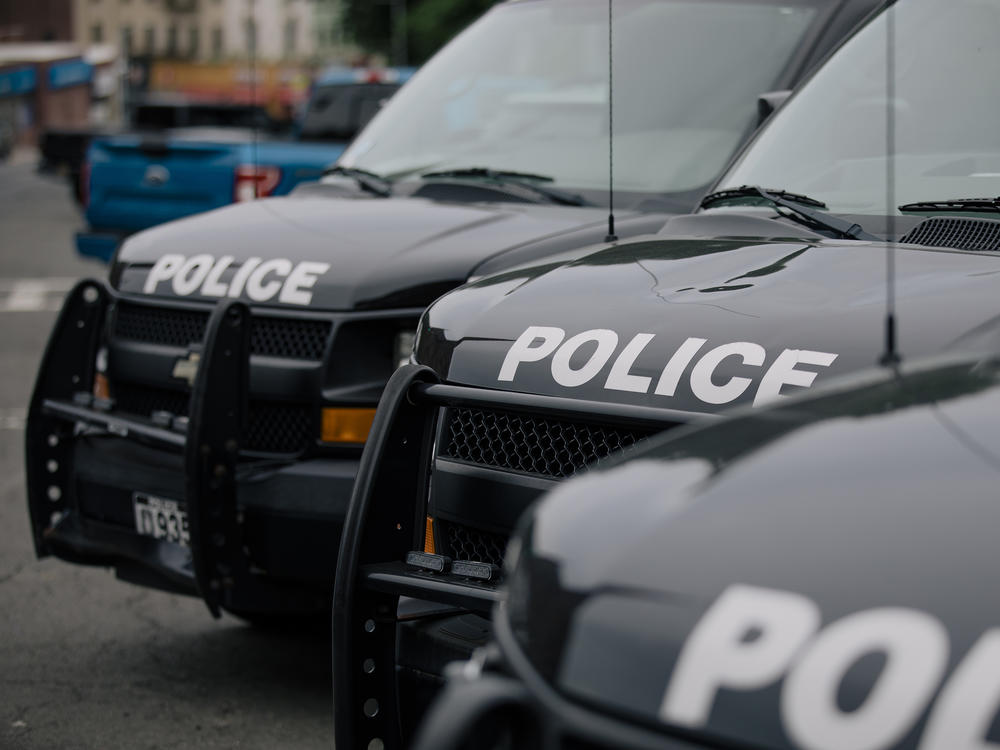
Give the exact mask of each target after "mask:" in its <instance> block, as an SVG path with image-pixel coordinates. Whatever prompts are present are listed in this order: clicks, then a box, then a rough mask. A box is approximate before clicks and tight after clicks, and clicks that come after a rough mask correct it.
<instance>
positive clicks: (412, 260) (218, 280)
mask: <svg viewBox="0 0 1000 750" xmlns="http://www.w3.org/2000/svg"><path fill="white" fill-rule="evenodd" d="M605 216H606V211H605V210H604V209H598V208H576V207H570V208H567V207H562V206H549V205H536V204H521V203H465V204H463V203H444V202H440V201H433V200H429V199H425V198H416V197H399V198H387V199H381V200H372V199H346V198H330V197H315V196H312V197H310V196H308V195H307V196H304V197H297V196H290V197H286V198H273V199H267V200H260V201H253V202H248V203H240V204H235V205H231V206H227V207H225V208H221V209H217V210H215V211H210V212H208V213H204V214H200V215H198V216H193V217H189V218H186V219H181V220H179V221H174V222H170V223H168V224H163V225H161V226H158V227H154V228H152V229H149V230H146V231H144V232H141V233H139V234H137V235H134V236H132V237H131V238H129V239H128V240H127V241H126V242H125V243H124V245H123V246H122V248H121V250H120V251H119V253H118V256H117V258H116V260H115V264H114V267H113V269H112V277H111V278H112V281H113V283H114V284H115V286H116V287H117V288H118V289H119V290H121V291H122V292H125V293H134V294H145V295H152V296H157V297H167V298H184V299H190V300H205V301H216V300H218V299H220V298H223V297H228V298H241V299H244V300H245V301H247V302H249V303H251V304H263V305H272V306H278V307H282V306H307V307H311V308H317V309H331V310H349V309H356V308H367V309H375V308H387V307H406V306H421V307H422V306H425V305H427V304H428V303H430V302H431V301H432V300H433V299H434V298H436V297H437V296H439V295H440V294H442V293H444V292H445V291H447V290H448V289H451V288H453V287H455V286H457V285H459V284H461V283H463V282H465V281H466V280H467V279H468V278H469V275H470V274H471V273H473V271H474V269H476V268H477V266H479V265H480V264H482V263H484V262H485V261H488V260H490V259H496V258H497V256H500V255H502V254H503V253H505V252H507V251H512V250H514V251H516V250H517V249H520V248H523V247H524V246H525V245H530V244H531V243H533V242H537V241H545V240H553V238H559V237H567V238H570V239H569V240H568V241H569V242H570V243H571V244H575V245H576V246H581V245H585V244H588V243H592V242H596V241H598V240H599V239H600V238H601V237H602V236H603V233H604V228H605V221H606V219H605ZM664 218H665V217H660V218H659V222H658V224H657V222H656V219H650V221H651V222H652V226H653V227H656V226H658V225H661V224H662V222H663V220H664ZM654 231H655V230H654ZM577 232H580V233H581V234H580V235H579V237H577ZM529 257H530V253H529Z"/></svg>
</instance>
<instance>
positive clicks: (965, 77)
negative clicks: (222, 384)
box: [334, 0, 1000, 747]
mask: <svg viewBox="0 0 1000 750" xmlns="http://www.w3.org/2000/svg"><path fill="white" fill-rule="evenodd" d="M894 7H895V8H896V9H897V11H896V12H895V16H894V17H895V18H896V26H895V27H894V28H895V32H896V34H897V37H896V47H895V54H896V56H897V59H898V67H897V72H898V76H897V78H896V79H895V81H894V86H895V93H894V95H891V96H889V97H887V96H885V91H886V74H885V67H886V66H885V61H886V53H885V38H886V34H887V29H886V17H885V16H883V17H881V18H880V19H879V20H877V21H875V22H873V23H871V24H869V25H868V26H866V27H865V29H864V30H863V31H861V32H859V33H858V34H857V35H855V36H853V37H852V38H851V40H850V41H849V42H847V43H846V44H845V45H844V46H843V47H841V48H840V49H839V50H838V51H837V53H835V54H834V55H833V56H832V57H831V58H830V59H829V60H828V61H827V63H826V64H825V65H824V66H823V67H822V68H821V69H820V70H819V71H818V72H817V73H816V74H815V75H814V76H813V77H811V78H810V80H809V81H807V82H806V83H805V84H804V86H803V87H802V88H801V89H800V90H799V92H798V93H797V94H796V95H794V96H793V97H792V98H791V99H789V101H788V102H787V103H786V104H785V105H784V106H783V107H782V109H781V110H780V111H779V112H777V113H776V114H775V115H774V117H773V118H772V120H771V121H770V122H769V123H768V124H767V125H766V126H765V128H764V129H763V130H762V132H761V133H760V134H759V135H758V137H757V138H756V139H755V140H754V141H753V142H752V143H751V144H750V145H749V146H748V147H747V149H746V150H745V151H744V152H743V154H742V155H741V156H740V157H739V158H738V159H737V161H736V162H735V164H734V165H733V167H732V168H731V169H729V171H727V173H726V174H725V176H723V177H722V178H721V180H720V181H719V183H718V184H717V185H716V187H715V188H714V190H713V192H712V193H710V194H709V195H707V196H706V197H705V198H704V200H703V201H702V206H703V210H702V211H701V212H700V213H699V214H697V215H692V216H683V217H676V218H674V219H671V220H670V221H669V222H668V223H667V224H666V225H665V226H664V228H663V229H662V230H661V231H660V232H659V233H658V234H657V235H656V236H644V237H635V238H631V239H628V240H622V241H618V242H612V243H608V244H605V245H600V246H597V247H596V248H593V249H592V251H591V252H589V253H588V254H585V255H583V256H582V257H581V255H580V254H579V253H576V254H574V255H567V256H566V257H564V258H549V259H546V260H545V261H542V262H539V263H536V264H528V265H526V266H522V267H519V268H515V269H512V270H509V271H506V272H502V273H498V274H495V275H492V276H489V277H486V278H482V279H480V280H478V281H474V282H473V283H470V284H468V285H466V286H464V287H462V288H460V289H458V290H455V291H453V292H451V293H449V294H447V295H445V296H444V297H442V298H441V299H439V300H437V301H436V302H435V303H434V304H433V305H431V306H430V308H429V309H428V310H427V311H426V312H425V314H424V315H423V317H422V318H421V322H420V324H419V326H418V332H417V339H416V344H415V348H414V352H413V357H412V364H410V365H408V366H407V367H404V368H401V369H400V370H398V371H397V372H396V373H395V374H394V375H393V377H392V379H391V380H390V381H389V384H388V386H387V388H386V391H385V393H384V395H383V397H382V400H381V402H380V404H379V411H378V415H377V417H376V420H375V424H374V427H373V429H372V432H371V435H370V438H369V442H368V444H367V445H366V448H365V453H364V456H363V457H362V462H361V468H360V469H359V472H358V480H357V482H356V484H355V489H354V496H353V498H352V501H351V505H350V510H349V513H348V519H347V522H346V524H345V527H344V532H343V540H344V541H343V544H342V546H341V549H340V558H339V562H338V566H337V567H338V570H337V578H336V583H335V588H334V647H335V656H334V689H335V706H336V710H337V721H336V726H337V733H338V737H337V742H338V744H340V745H341V746H345V747H353V746H356V745H358V744H359V743H360V744H361V745H363V744H364V742H366V741H367V740H364V741H362V740H363V739H364V738H370V737H374V736H377V737H380V738H382V739H385V738H386V737H391V738H392V739H391V742H390V740H386V741H387V742H390V746H391V744H392V743H397V742H398V741H399V739H398V737H399V731H400V730H399V728H398V724H399V722H400V719H399V715H400V714H402V726H403V730H402V734H403V736H404V737H405V736H406V735H407V733H408V728H411V727H412V726H413V724H414V716H419V714H420V711H421V706H422V705H423V703H424V701H425V699H426V696H427V695H428V694H430V693H432V692H433V690H434V688H435V686H436V684H437V682H438V679H437V678H438V677H439V676H440V675H441V673H442V670H443V664H444V663H445V662H446V661H448V660H450V659H453V658H456V657H458V656H460V655H461V654H463V653H464V654H466V655H467V654H468V653H469V651H470V650H471V648H472V646H473V645H474V644H475V642H476V641H477V640H478V641H480V642H482V641H485V640H486V639H487V638H488V635H489V626H488V622H487V621H486V620H485V619H484V618H483V617H477V616H476V614H465V613H464V612H460V613H459V614H455V615H454V616H451V617H442V616H441V615H442V607H444V606H445V605H450V606H456V607H458V608H459V609H460V610H463V611H468V612H471V613H478V614H479V615H485V614H487V613H488V612H489V609H490V607H491V606H492V604H493V602H494V601H495V600H496V597H497V590H498V585H499V583H500V581H501V577H500V567H499V566H500V563H501V560H502V557H503V551H504V548H505V545H506V542H507V539H508V538H509V535H510V533H511V530H512V529H513V528H514V525H515V523H516V521H517V519H518V517H519V516H520V515H521V513H522V512H523V511H524V510H525V509H526V508H528V507H529V506H530V505H531V504H532V503H533V502H534V501H535V500H536V499H537V498H538V497H539V496H540V495H541V494H542V493H544V492H545V491H546V490H549V489H551V488H553V487H554V486H555V485H556V484H557V483H558V482H559V481H561V480H562V479H564V478H565V477H568V476H570V475H573V474H574V473H576V472H579V471H581V470H583V469H584V468H586V467H587V466H590V465H592V464H594V463H595V462H598V463H599V462H600V461H601V460H602V459H604V458H606V457H608V456H610V455H611V454H613V453H615V452H617V451H620V450H623V449H627V448H629V447H630V446H633V445H635V444H636V443H638V442H640V441H642V440H643V439H644V438H646V437H648V436H650V435H652V434H654V433H656V432H659V431H663V430H667V429H671V428H674V427H677V426H680V425H684V424H688V423H692V422H695V421H698V420H704V419H711V418H714V417H715V416H717V415H718V414H719V413H720V412H722V411H723V410H726V409H729V408H732V407H736V406H739V405H752V406H762V405H764V404H766V403H769V402H771V401H774V400H779V399H781V398H783V397H785V396H788V395H790V394H794V393H797V392H800V391H802V390H804V389H808V388H810V387H812V386H813V385H815V384H819V383H822V382H823V381H825V380H827V379H829V378H831V377H834V376H837V375H842V374H847V373H850V372H855V371H858V370H861V369H864V368H866V367H868V366H870V365H872V364H873V363H875V362H876V361H877V360H879V359H880V358H883V357H884V358H886V359H888V360H892V359H893V358H894V357H896V356H897V354H898V352H903V353H904V356H910V357H913V356H924V355H930V354H933V353H936V352H940V351H945V350H949V349H962V348H966V347H972V348H975V347H979V346H980V345H981V344H982V343H983V340H984V339H985V340H989V339H990V337H994V338H995V327H993V326H992V322H993V320H994V318H995V317H996V315H997V311H998V306H997V303H996V285H995V283H994V275H995V274H997V273H998V272H1000V256H998V252H1000V222H998V221H997V220H996V218H995V217H996V211H997V209H996V202H995V201H993V200H983V199H973V198H970V199H966V200H958V199H956V197H958V196H978V195H983V194H987V195H990V194H993V193H997V194H1000V171H997V170H994V168H993V167H994V165H996V164H998V161H997V160H998V159H1000V135H998V131H997V129H996V128H995V127H994V126H993V125H994V124H995V123H997V122H1000V110H998V108H997V106H996V104H995V102H994V101H993V100H992V99H990V98H989V97H985V98H984V97H982V95H981V92H982V91H983V90H986V89H987V88H988V87H989V86H990V85H991V83H990V73H988V71H991V70H993V69H995V64H1000V48H997V47H996V46H995V45H991V44H989V43H987V35H988V32H987V31H986V29H988V28H994V27H996V25H997V24H998V23H1000V6H997V5H995V4H994V3H983V2H980V1H979V0H965V1H963V2H958V3H952V4H949V5H948V6H947V8H945V7H944V6H942V5H940V4H938V3H934V2H931V1H930V0H902V1H901V2H899V3H897V4H896V5H895V6H894ZM928 50H935V51H937V52H938V54H929V53H928ZM959 78H961V80H962V84H961V85H960V86H959V85H953V83H951V82H954V81H956V80H958V79H959ZM890 107H891V111H892V113H893V114H894V115H895V120H896V129H895V130H894V134H895V142H896V144H897V145H898V151H893V152H892V153H891V154H890V153H888V152H887V147H886V144H887V138H886V125H885V122H886V121H887V120H888V119H889V117H888V113H887V110H888V109H889V108H890ZM959 111H960V112H963V113H964V114H963V117H962V118H961V121H960V122H956V121H955V118H954V117H953V113H954V112H959ZM889 167H892V168H893V170H894V176H895V189H894V190H895V192H892V191H891V190H889V189H888V188H887V184H886V182H887V181H886V174H887V169H888V168H889ZM887 196H888V197H887ZM944 198H951V199H955V200H941V199H944ZM897 206H900V208H899V209H897ZM893 262H894V264H895V265H894V268H895V274H894V278H895V282H894V294H892V295H888V296H889V297H892V298H894V304H895V307H896V311H897V316H898V318H899V319H900V321H901V322H900V323H899V325H898V327H896V326H894V325H890V326H889V330H890V332H891V333H892V335H891V336H888V337H887V336H886V335H885V331H886V328H887V326H886V323H885V320H887V319H888V320H890V321H891V320H893V317H892V316H889V317H888V318H887V317H886V306H887V302H886V299H887V291H886V268H887V266H891V265H892V263H893ZM886 341H888V343H885V342H886ZM993 343H994V344H995V341H994V342H993ZM607 500H608V502H611V503H614V502H615V498H614V497H613V496H609V497H608V498H607ZM413 598H416V599H419V600H421V601H423V602H429V604H424V605H423V610H424V611H425V612H426V613H427V615H428V616H425V617H418V616H416V614H415V608H414V605H413V603H412V601H411V599H413ZM400 601H404V603H405V605H406V606H405V608H402V609H401V606H402V605H400ZM369 626H370V627H372V628H374V630H373V631H372V632H371V633H370V632H369V629H368V628H369ZM429 644H430V645H429ZM368 658H373V659H375V661H376V662H377V663H379V664H388V663H393V661H394V660H395V662H397V663H398V665H399V667H400V670H399V672H398V675H399V676H398V680H397V678H396V676H395V673H394V672H393V670H391V669H388V668H384V667H383V668H382V669H380V670H379V671H377V672H374V673H369V672H368V671H366V669H365V664H366V661H365V660H366V659H368ZM369 699H371V700H374V701H376V702H377V703H378V704H379V706H381V707H382V708H381V709H380V710H379V713H378V715H377V716H375V717H372V716H370V714H369V713H368V712H366V708H365V706H366V702H367V701H368V700H369Z"/></svg>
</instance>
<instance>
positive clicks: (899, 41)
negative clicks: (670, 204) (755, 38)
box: [719, 0, 1000, 216]
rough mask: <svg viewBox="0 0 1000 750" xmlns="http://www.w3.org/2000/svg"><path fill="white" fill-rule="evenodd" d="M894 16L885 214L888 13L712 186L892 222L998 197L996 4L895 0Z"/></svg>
mask: <svg viewBox="0 0 1000 750" xmlns="http://www.w3.org/2000/svg"><path fill="white" fill-rule="evenodd" d="M890 12H892V13H894V15H895V39H896V44H895V48H896V53H895V70H896V75H895V97H894V99H893V101H892V102H891V106H892V111H893V113H894V119H895V129H894V132H895V150H896V153H895V158H894V162H895V166H894V170H893V171H894V173H895V199H894V200H893V201H892V202H893V204H895V205H893V206H891V207H890V206H887V195H886V185H887V180H886V175H887V162H888V159H887V148H886V144H887V137H886V136H887V124H886V123H887V122H888V121H889V119H890V118H889V116H888V108H889V106H890V102H889V101H888V97H887V75H886V61H887V56H886V31H887V28H886V19H887V16H886V14H885V13H883V14H882V16H880V17H879V18H878V19H876V20H875V21H874V22H872V23H871V24H869V25H868V26H867V27H866V28H865V29H864V30H862V31H861V32H859V33H858V34H857V35H856V36H855V37H854V38H852V39H851V40H850V41H849V42H848V43H847V44H846V45H845V46H844V47H843V49H842V50H841V51H840V52H838V53H837V54H836V55H835V56H834V57H832V58H831V59H830V61H829V63H828V64H827V65H825V66H824V67H823V68H822V69H821V70H820V71H819V72H818V73H817V74H816V75H815V76H814V77H813V78H812V79H811V80H810V81H809V82H808V84H807V85H805V86H804V87H803V88H802V90H801V92H800V93H799V94H797V95H796V96H795V97H793V98H792V99H791V100H789V102H788V104H787V105H786V106H785V107H784V108H783V109H782V110H781V111H780V112H779V113H778V114H777V115H776V116H775V117H774V119H773V120H772V121H771V122H770V124H769V125H768V127H767V128H765V129H764V131H763V132H762V133H761V134H760V136H759V137H758V138H757V140H756V141H754V143H753V144H752V145H751V146H750V147H749V148H748V149H747V151H746V153H745V154H744V155H743V156H742V158H741V159H740V160H739V161H738V162H737V163H736V165H735V166H734V167H733V168H732V169H731V170H730V171H729V173H728V174H727V175H726V176H725V177H723V179H722V180H721V181H720V182H719V188H720V189H722V188H735V187H738V186H741V185H759V186H761V187H764V188H767V189H771V190H786V191H790V192H794V193H802V194H805V195H808V196H809V197H810V198H815V199H817V200H819V201H822V202H823V203H825V204H827V206H828V207H829V210H830V211H831V212H838V213H850V214H873V215H883V216H885V215H889V214H890V213H895V214H898V213H899V212H898V211H897V210H896V206H899V205H902V204H906V203H912V202H916V201H926V200H944V199H953V198H968V197H976V196H997V195H1000V99H998V98H997V96H996V93H997V73H998V72H1000V44H997V39H996V32H997V30H998V29H1000V0H948V1H947V2H942V1H941V0H900V2H899V3H898V4H897V5H896V6H894V8H893V10H892V11H890Z"/></svg>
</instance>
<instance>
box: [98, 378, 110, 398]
mask: <svg viewBox="0 0 1000 750" xmlns="http://www.w3.org/2000/svg"><path fill="white" fill-rule="evenodd" d="M94 397H95V398H103V399H109V398H111V383H109V382H108V376H107V375H105V374H104V373H101V372H99V373H97V374H96V375H95V376H94Z"/></svg>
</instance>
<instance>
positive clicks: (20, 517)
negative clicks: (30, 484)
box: [0, 151, 333, 750]
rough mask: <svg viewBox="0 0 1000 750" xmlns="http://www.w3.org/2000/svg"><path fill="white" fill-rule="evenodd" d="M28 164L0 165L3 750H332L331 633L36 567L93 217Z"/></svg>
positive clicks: (52, 563)
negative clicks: (32, 444)
mask: <svg viewBox="0 0 1000 750" xmlns="http://www.w3.org/2000/svg"><path fill="white" fill-rule="evenodd" d="M35 161H36V159H35V156H34V154H32V153H31V152H23V151H22V152H16V153H15V154H14V156H13V157H12V158H11V159H10V160H9V161H8V162H6V163H4V164H0V351H2V356H0V748H17V749H21V748H32V749H34V748H46V749H49V748H67V749H69V748H87V749H90V748H94V749H97V748H101V749H104V748H108V749H111V748H150V749H153V748H156V749H163V750H166V749H168V748H268V749H269V750H271V749H273V748H328V747H331V746H332V745H333V739H332V737H333V723H332V722H333V719H332V702H331V691H330V645H329V638H328V637H327V636H326V634H324V633H322V632H314V633H301V632H280V631H263V630H259V629H256V628H253V627H250V626H247V625H245V624H243V623H241V622H239V621H238V620H235V619H233V618H229V617H224V618H223V619H221V620H214V619H213V618H212V617H211V615H210V614H209V613H208V610H207V609H206V607H205V605H204V604H203V603H202V602H201V601H199V600H197V599H192V598H188V597H181V596H174V595H171V594H165V593H160V592H156V591H151V590H148V589H144V588H139V587H136V586H132V585H130V584H127V583H122V582H120V581H118V580H116V579H115V577H114V575H113V573H112V572H111V571H109V570H106V569H103V568H85V567H80V566H76V565H69V564H67V563H64V562H61V561H59V560H54V559H51V558H49V559H45V560H36V559H35V554H34V549H33V547H32V543H31V538H30V530H29V525H28V515H27V508H26V504H25V488H24V453H23V442H24V416H25V410H26V405H27V402H28V398H29V396H30V394H31V389H32V385H33V381H34V377H35V371H36V368H37V366H38V362H39V360H40V358H41V354H42V350H43V347H44V346H45V342H46V340H47V338H48V333H49V330H50V328H51V326H52V324H53V323H54V321H55V317H56V312H57V310H58V308H59V304H60V301H61V299H62V297H63V295H64V294H65V292H66V291H67V290H68V289H69V288H70V287H71V286H72V284H73V283H74V282H75V280H77V279H79V278H82V277H85V276H97V277H100V276H102V275H103V274H104V273H105V267H104V266H103V265H101V264H99V263H96V262H90V261H86V260H83V259H80V258H78V257H77V256H76V255H75V251H74V250H73V232H74V231H76V230H77V229H78V228H79V227H80V226H82V223H83V222H82V217H81V214H80V212H79V210H78V209H77V207H76V206H75V205H74V203H73V199H72V196H71V194H70V191H69V187H68V184H67V183H66V182H65V181H64V180H63V179H61V178H58V177H56V176H44V175H39V174H37V173H36V171H35Z"/></svg>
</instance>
